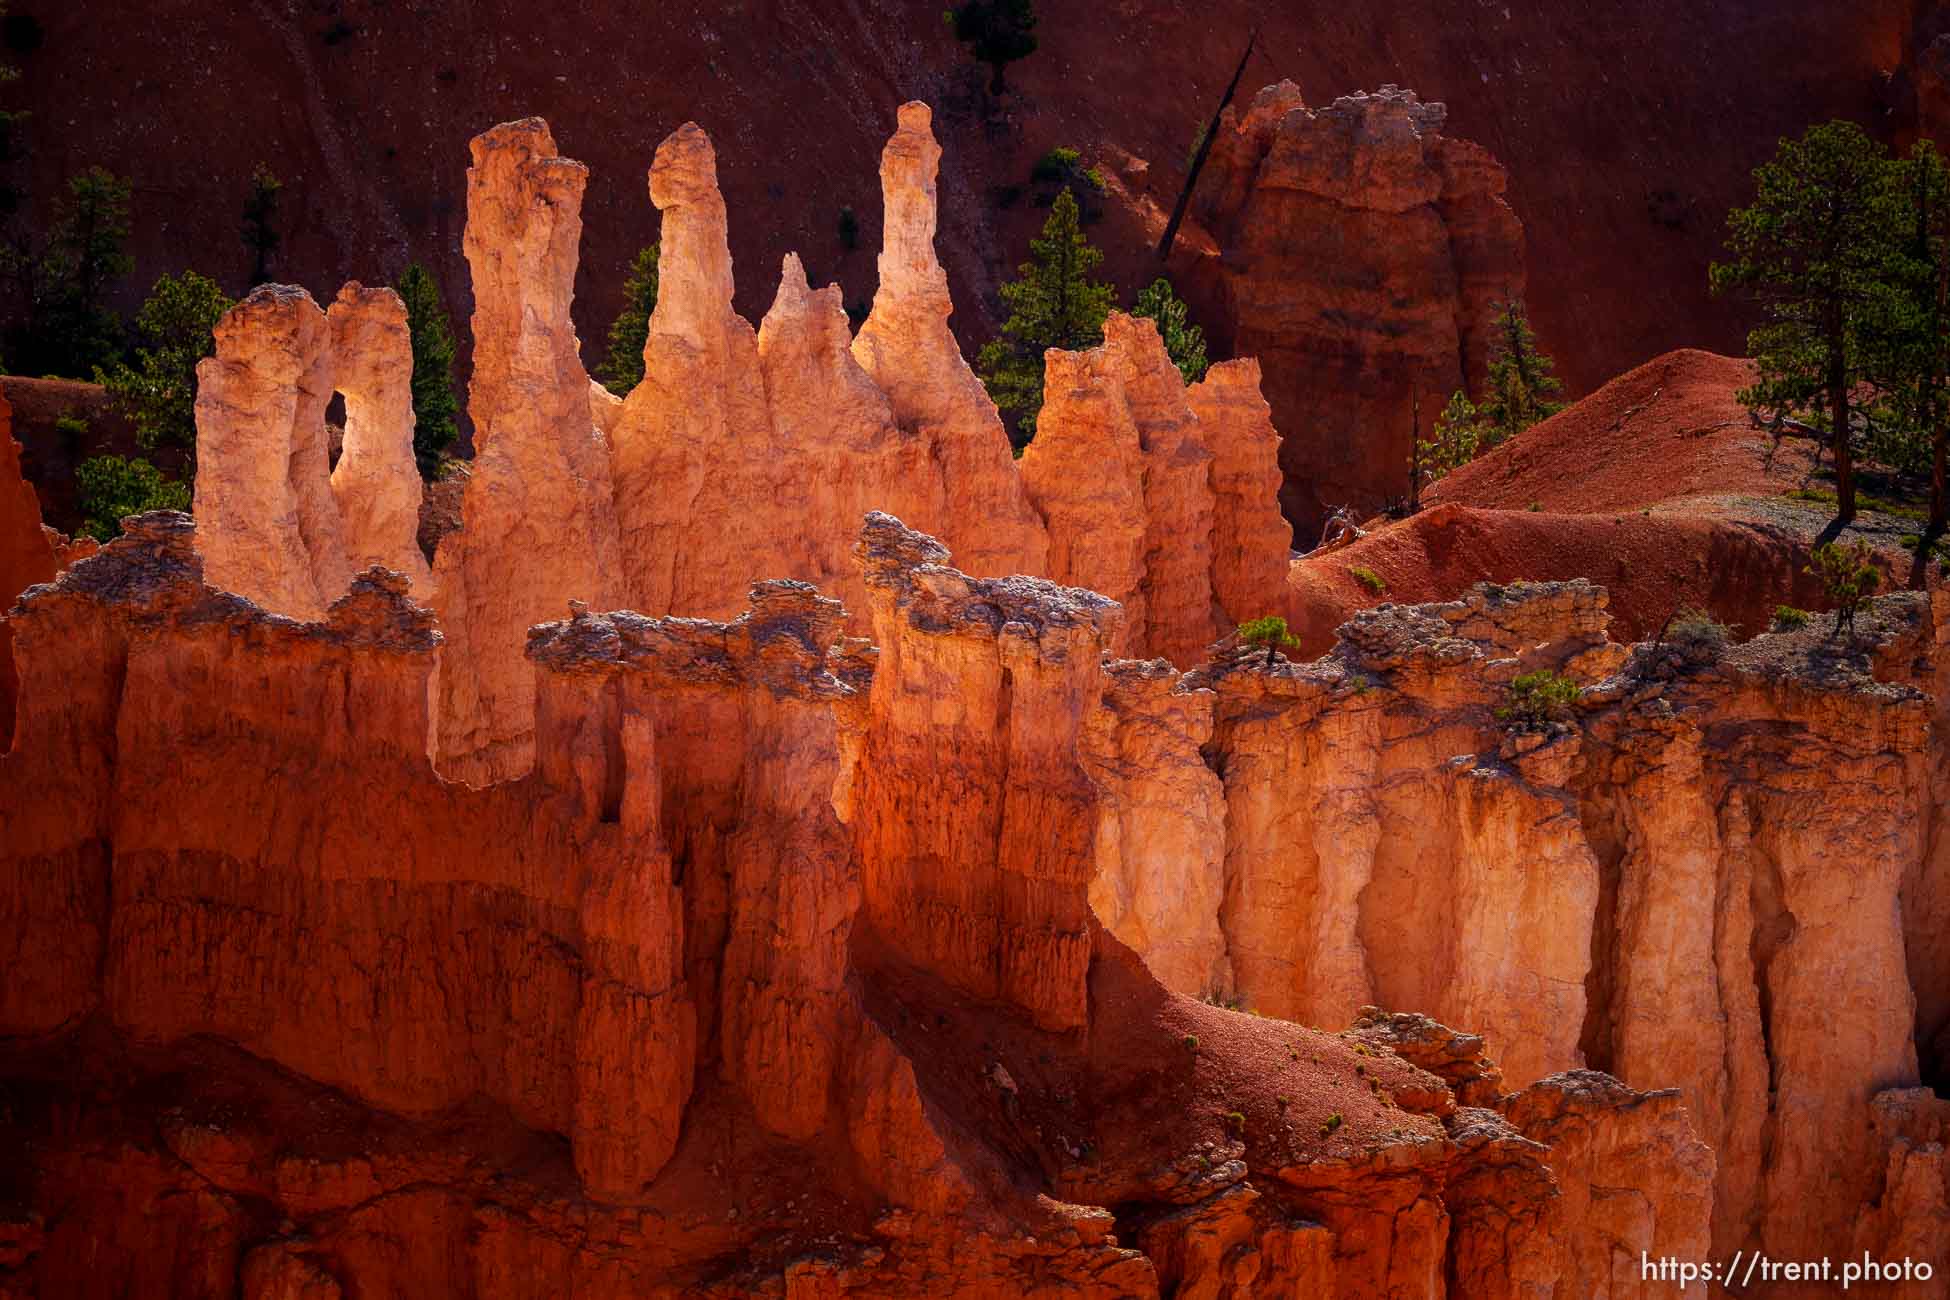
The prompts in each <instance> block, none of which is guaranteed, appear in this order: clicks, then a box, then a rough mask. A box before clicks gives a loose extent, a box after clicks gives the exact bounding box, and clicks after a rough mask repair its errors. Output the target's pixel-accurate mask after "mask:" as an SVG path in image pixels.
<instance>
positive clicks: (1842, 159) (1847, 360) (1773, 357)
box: [1711, 122, 1908, 523]
mask: <svg viewBox="0 0 1950 1300" xmlns="http://www.w3.org/2000/svg"><path fill="white" fill-rule="evenodd" d="M1754 184H1755V195H1754V202H1753V204H1752V205H1751V206H1749V207H1745V208H1738V209H1735V210H1734V211H1733V212H1732V213H1731V214H1729V215H1728V217H1727V227H1728V233H1727V249H1728V252H1729V254H1730V255H1731V257H1732V260H1731V261H1728V262H1721V263H1715V264H1714V266H1713V268H1712V273H1711V274H1712V284H1713V288H1714V290H1715V292H1726V291H1729V290H1740V291H1744V292H1746V293H1748V294H1749V295H1751V296H1753V297H1754V298H1756V299H1757V300H1759V302H1760V303H1761V304H1762V306H1763V308H1764V309H1765V311H1766V313H1767V321H1766V323H1765V324H1763V325H1762V326H1760V327H1759V328H1758V329H1756V330H1754V331H1753V332H1752V333H1751V334H1749V335H1748V336H1747V351H1748V354H1749V355H1750V356H1752V357H1753V359H1754V361H1755V363H1756V364H1757V365H1758V367H1759V371H1760V377H1759V380H1758V382H1756V383H1755V384H1754V385H1753V386H1752V387H1750V388H1746V389H1743V390H1741V394H1740V400H1741V401H1743V402H1745V403H1747V404H1748V405H1749V406H1752V407H1754V408H1756V409H1769V410H1772V411H1775V412H1779V413H1782V414H1786V413H1788V412H1791V411H1796V410H1803V409H1806V410H1809V411H1812V412H1814V413H1815V414H1816V417H1817V418H1818V419H1820V420H1824V421H1825V422H1826V424H1827V426H1828V434H1829V445H1830V448H1831V451H1832V457H1833V460H1834V465H1835V497H1836V504H1837V507H1838V509H1837V513H1838V515H1839V517H1840V519H1841V521H1842V522H1844V523H1846V522H1847V521H1849V520H1851V519H1853V518H1854V517H1855V466H1854V458H1853V453H1852V450H1851V447H1850V444H1849V438H1850V424H1849V413H1850V409H1851V396H1852V394H1853V392H1854V390H1855V389H1856V387H1857V386H1858V385H1859V384H1861V383H1862V382H1863V381H1864V380H1866V379H1870V378H1872V375H1871V371H1872V370H1873V369H1874V366H1873V353H1874V348H1873V346H1872V342H1871V341H1872V338H1873V336H1874V335H1875V333H1876V331H1877V329H1878V323H1879V322H1882V321H1886V320H1887V319H1888V318H1889V316H1890V314H1891V305H1890V301H1889V299H1890V297H1891V295H1892V293H1893V292H1894V277H1892V274H1891V271H1892V265H1893V261H1894V259H1895V258H1897V257H1898V256H1900V246H1899V245H1900V240H1901V233H1902V232H1903V231H1904V230H1905V229H1906V228H1907V226H1908V223H1907V222H1906V221H1905V220H1904V219H1903V212H1902V207H1903V204H1902V200H1901V195H1900V184H1899V175H1898V172H1897V170H1896V169H1895V168H1893V167H1892V166H1891V165H1890V162H1889V158H1888V155H1887V152H1886V151H1885V150H1884V149H1883V147H1882V145H1880V144H1878V143H1877V142H1876V141H1875V140H1873V139H1871V138H1870V137H1869V135H1868V134H1867V133H1866V132H1865V131H1863V130H1862V128H1861V127H1859V126H1856V125H1855V124H1854V123H1852V122H1830V123H1827V124H1826V125H1823V126H1816V127H1811V128H1810V129H1809V130H1808V131H1807V132H1806V133H1805V134H1804V135H1802V137H1801V138H1800V139H1799V140H1782V141H1781V143H1780V147H1779V149H1778V150H1777V151H1776V153H1775V155H1774V157H1773V159H1772V160H1771V161H1769V162H1767V163H1764V164H1762V165H1761V166H1760V167H1758V168H1756V169H1755V171H1754Z"/></svg>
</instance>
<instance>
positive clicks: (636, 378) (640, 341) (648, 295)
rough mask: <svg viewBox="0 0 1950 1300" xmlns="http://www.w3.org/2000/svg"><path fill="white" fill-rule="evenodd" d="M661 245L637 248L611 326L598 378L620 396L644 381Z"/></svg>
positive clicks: (597, 374) (655, 303)
mask: <svg viewBox="0 0 1950 1300" xmlns="http://www.w3.org/2000/svg"><path fill="white" fill-rule="evenodd" d="M658 247H659V246H658V245H656V244H652V245H650V246H649V247H648V248H642V249H638V250H637V255H636V260H635V261H633V262H631V263H630V274H629V278H628V279H626V280H624V281H623V310H622V312H621V313H619V314H618V315H617V317H616V319H615V320H614V321H611V322H610V326H609V341H608V351H607V352H605V353H604V355H603V363H602V364H601V365H599V366H597V367H596V378H598V379H600V380H601V381H602V383H603V387H604V388H607V389H608V390H609V391H610V392H612V393H615V394H616V395H617V396H618V397H627V396H629V392H630V390H631V389H632V388H635V387H636V386H637V385H638V384H640V383H642V382H643V345H644V343H645V342H647V341H648V340H649V338H650V313H651V312H652V311H653V310H654V309H655V308H656V306H657V253H658Z"/></svg>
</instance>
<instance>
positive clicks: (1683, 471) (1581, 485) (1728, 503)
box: [1287, 350, 1889, 654]
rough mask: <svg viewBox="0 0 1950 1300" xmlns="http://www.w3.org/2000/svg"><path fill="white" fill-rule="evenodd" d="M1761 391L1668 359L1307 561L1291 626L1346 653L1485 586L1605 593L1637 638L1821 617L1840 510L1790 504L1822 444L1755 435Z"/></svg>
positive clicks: (1717, 359)
mask: <svg viewBox="0 0 1950 1300" xmlns="http://www.w3.org/2000/svg"><path fill="white" fill-rule="evenodd" d="M1750 377H1751V370H1750V367H1749V365H1748V363H1747V362H1745V361H1741V360H1736V359H1734V358H1731V357H1722V356H1715V355H1713V354H1712V353H1708V352H1697V351H1692V350H1684V351H1679V352H1671V353H1667V354H1666V355H1664V356H1662V357H1658V358H1655V359H1654V360H1652V361H1649V362H1647V363H1646V364H1644V365H1642V366H1640V367H1638V368H1637V369H1636V370H1633V371H1630V372H1629V373H1627V374H1624V375H1621V376H1619V377H1618V378H1617V379H1614V380H1612V381H1611V382H1610V383H1609V384H1606V385H1605V386H1604V387H1603V388H1601V389H1599V390H1598V391H1597V392H1595V393H1593V394H1592V395H1591V396H1590V397H1588V398H1586V399H1585V400H1583V401H1582V402H1578V403H1576V404H1575V405H1573V406H1571V407H1569V408H1568V409H1566V410H1564V411H1562V412H1560V413H1559V414H1557V415H1556V416H1553V417H1552V418H1551V419H1549V420H1546V421H1544V422H1543V423H1542V424H1539V425H1537V426H1536V427H1535V428H1532V429H1529V430H1527V431H1525V432H1524V433H1523V434H1522V435H1520V436H1519V437H1517V438H1514V439H1512V440H1511V441H1510V442H1509V443H1507V444H1506V445H1504V446H1502V447H1499V448H1498V449H1497V450H1495V451H1493V452H1491V453H1490V454H1489V455H1487V456H1484V457H1483V458H1482V459H1481V460H1478V461H1476V462H1474V463H1472V464H1470V465H1466V466H1464V467H1463V468H1461V469H1459V470H1457V471H1456V472H1455V473H1453V474H1451V475H1449V476H1448V477H1447V478H1445V479H1443V481H1442V482H1441V483H1440V484H1439V485H1438V487H1437V490H1434V491H1432V492H1431V493H1430V494H1429V497H1430V500H1431V502H1433V503H1434V504H1432V505H1430V506H1428V507H1426V508H1425V509H1424V510H1423V511H1422V512H1421V513H1420V514H1417V515H1415V516H1413V517H1411V518H1409V519H1405V520H1401V521H1400V522H1387V521H1379V522H1375V521H1371V522H1370V524H1369V529H1370V532H1369V534H1368V536H1366V537H1364V538H1362V539H1361V540H1360V541H1358V542H1356V543H1354V544H1353V545H1351V546H1348V547H1345V548H1343V549H1341V550H1337V551H1333V552H1330V553H1328V554H1325V555H1319V556H1310V557H1305V558H1302V559H1299V560H1296V561H1294V563H1293V566H1292V568H1291V569H1290V570H1289V571H1288V575H1287V602H1288V603H1287V620H1288V622H1289V623H1290V624H1292V625H1293V626H1294V627H1295V629H1296V630H1297V634H1298V635H1299V636H1300V638H1301V643H1302V646H1303V648H1304V653H1307V654H1317V653H1320V652H1323V651H1325V650H1327V649H1328V648H1330V647H1331V646H1332V645H1333V640H1334V629H1335V628H1336V627H1338V626H1339V625H1340V624H1341V623H1342V622H1344V621H1345V620H1346V619H1347V617H1348V615H1350V614H1352V613H1353V612H1354V611H1355V610H1357V609H1363V608H1366V607H1368V606H1371V605H1377V604H1380V603H1381V602H1383V601H1390V600H1392V601H1398V602H1404V603H1408V602H1416V601H1429V600H1449V599H1452V598H1454V597H1455V596H1457V595H1458V594H1460V593H1461V592H1462V591H1464V590H1465V589H1467V588H1468V587H1469V586H1470V585H1471V584H1473V583H1476V582H1483V581H1488V582H1513V581H1516V580H1517V579H1520V578H1524V579H1532V580H1539V581H1543V580H1551V579H1566V578H1589V579H1591V580H1592V581H1593V582H1596V583H1599V584H1601V585H1603V586H1604V587H1605V588H1606V589H1608V590H1609V591H1610V593H1611V610H1612V614H1613V616H1614V618H1615V620H1616V622H1615V623H1614V625H1613V628H1612V634H1613V635H1614V636H1615V637H1617V638H1619V639H1621V640H1625V639H1637V638H1644V637H1650V636H1653V635H1655V634H1656V633H1657V632H1658V630H1659V628H1660V626H1661V625H1662V624H1663V623H1664V622H1665V621H1666V619H1667V618H1668V617H1670V616H1671V615H1672V614H1673V613H1674V612H1675V611H1676V610H1679V609H1681V608H1684V607H1687V606H1699V607H1701V608H1704V609H1708V610H1711V611H1712V612H1713V614H1714V615H1715V616H1716V617H1718V618H1720V619H1721V620H1723V621H1725V622H1727V623H1731V624H1733V625H1734V626H1735V627H1736V628H1737V629H1738V631H1739V632H1740V633H1741V635H1743V636H1752V635H1754V634H1755V633H1757V632H1761V631H1763V630H1765V629H1766V627H1767V624H1768V622H1769V620H1770V619H1771V617H1772V615H1773V610H1774V607H1775V606H1777V605H1781V604H1788V605H1796V606H1800V607H1802V608H1819V607H1820V606H1821V589H1820V586H1819V584H1818V583H1816V582H1815V581H1814V580H1813V579H1811V578H1810V577H1808V576H1807V574H1805V573H1804V572H1802V570H1803V568H1804V567H1805V566H1806V564H1807V552H1808V549H1809V547H1810V545H1811V542H1812V539H1813V537H1814V535H1815V534H1816V532H1817V531H1818V530H1819V529H1820V528H1821V526H1822V524H1823V522H1825V518H1826V514H1827V512H1826V511H1824V510H1823V509H1822V508H1821V507H1820V506H1818V505H1811V504H1807V503H1800V502H1793V501H1789V500H1787V499H1785V498H1784V496H1783V494H1784V493H1786V492H1787V491H1789V490H1791V489H1793V488H1795V487H1798V486H1800V485H1802V484H1804V483H1806V482H1807V481H1808V477H1809V474H1810V472H1811V471H1812V469H1813V467H1814V457H1813V445H1812V444H1811V443H1809V442H1807V441H1804V440H1800V439H1783V440H1782V441H1781V442H1779V443H1778V444H1777V443H1776V442H1775V441H1774V439H1772V438H1771V437H1769V436H1768V435H1767V434H1765V433H1763V432H1762V431H1760V430H1758V429H1756V428H1754V427H1753V423H1752V421H1751V420H1750V419H1749V418H1748V415H1747V410H1746V408H1745V407H1743V406H1741V405H1740V404H1739V403H1738V402H1737V401H1736V400H1735V399H1734V393H1735V392H1736V391H1737V390H1738V389H1739V388H1740V387H1741V386H1742V385H1744V384H1746V383H1747V382H1749V379H1750ZM1864 526H1865V528H1867V527H1870V526H1871V525H1870V524H1869V522H1868V521H1865V524H1864ZM1876 540H1878V541H1879V542H1881V543H1885V544H1886V542H1887V541H1888V540H1889V539H1887V538H1877V539H1876ZM1356 570H1367V571H1370V572H1372V573H1373V574H1374V575H1375V576H1376V577H1378V578H1379V579H1381V581H1382V582H1383V583H1384V584H1385V589H1384V590H1382V591H1379V592H1377V591H1375V590H1373V588H1372V587H1371V586H1370V585H1368V584H1367V583H1364V582H1362V581H1361V580H1360V579H1359V578H1357V577H1356V576H1355V571H1356Z"/></svg>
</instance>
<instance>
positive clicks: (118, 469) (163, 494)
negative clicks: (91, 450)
mask: <svg viewBox="0 0 1950 1300" xmlns="http://www.w3.org/2000/svg"><path fill="white" fill-rule="evenodd" d="M74 478H75V487H76V489H77V492H78V495H79V496H80V499H81V514H82V525H81V527H82V531H83V532H85V533H87V534H88V535H89V536H90V537H93V538H94V539H95V540H96V541H98V542H106V541H111V540H113V539H114V538H117V537H120V536H121V535H122V520H123V519H124V518H125V517H127V516H129V515H139V514H142V513H143V512H144V511H148V510H188V509H189V508H190V489H189V485H188V484H187V483H178V482H177V481H175V480H174V479H168V478H164V477H163V475H162V471H161V470H159V469H157V468H156V467H155V466H154V465H151V464H150V463H149V462H148V461H146V460H144V459H142V457H140V456H131V457H129V458H128V459H126V460H125V459H123V458H122V457H120V456H94V457H90V458H89V459H87V460H84V461H82V462H81V464H79V465H77V466H75V471H74Z"/></svg>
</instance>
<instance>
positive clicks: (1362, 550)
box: [1287, 505, 1821, 655]
mask: <svg viewBox="0 0 1950 1300" xmlns="http://www.w3.org/2000/svg"><path fill="white" fill-rule="evenodd" d="M1807 550H1808V547H1807V543H1806V542H1805V541H1804V540H1803V539H1802V538H1801V537H1799V536H1797V535H1795V534H1794V533H1792V532H1790V531H1788V530H1786V529H1781V528H1776V527H1773V526H1770V525H1767V524H1762V523H1752V522H1744V521H1740V520H1734V519H1727V518H1720V517H1714V516H1710V515H1700V514H1688V513H1682V512H1674V511H1667V510H1659V511H1655V512H1653V513H1650V514H1641V513H1639V512H1637V511H1629V512H1625V513H1621V514H1617V515H1575V514H1546V513H1542V512H1535V511H1527V510H1524V511H1505V510H1478V509H1473V508H1471V507H1468V506H1455V505H1445V506H1436V507H1433V508H1431V509H1428V510H1424V511H1423V512H1422V513H1421V514H1419V515H1416V516H1415V517H1414V518H1412V519H1407V520H1404V521H1402V522H1401V523H1399V524H1396V525H1394V526H1392V527H1389V528H1384V529H1381V530H1379V531H1377V532H1373V533H1370V534H1369V535H1368V536H1367V537H1364V538H1362V539H1361V540H1360V541H1358V542H1356V543H1354V544H1353V545H1352V546H1348V547H1345V548H1343V549H1341V550H1338V551H1334V552H1332V553H1330V554H1327V555H1322V556H1319V557H1315V558H1309V559H1302V560H1296V561H1295V562H1294V564H1293V567H1292V569H1290V570H1289V571H1288V574H1287V601H1288V605H1287V620H1288V622H1289V623H1291V624H1293V626H1294V627H1295V629H1296V630H1297V633H1298V635H1299V636H1300V639H1301V645H1302V653H1303V654H1306V655H1315V654H1320V653H1323V652H1324V651H1326V650H1328V649H1331V648H1332V646H1333V644H1334V629H1335V628H1337V627H1339V626H1340V625H1341V624H1342V623H1344V622H1346V621H1347V619H1348V616H1349V615H1351V614H1353V613H1354V611H1355V610H1358V609H1364V608H1366V607H1368V606H1370V605H1378V604H1380V603H1381V602H1382V601H1384V600H1392V601H1396V602H1400V603H1403V604H1412V603H1415V602H1418V601H1430V600H1449V599H1451V598H1453V597H1455V596H1456V595H1457V594H1459V593H1460V592H1463V591H1465V590H1467V589H1468V588H1469V587H1470V586H1471V585H1472V584H1474V583H1478V582H1514V581H1516V580H1518V579H1520V578H1522V579H1529V580H1532V581H1552V580H1559V579H1568V578H1589V579H1591V580H1592V581H1593V582H1596V583H1598V584H1600V585H1601V586H1603V587H1605V588H1606V589H1607V590H1608V591H1609V592H1610V593H1611V611H1612V615H1613V619H1614V622H1613V624H1612V636H1613V637H1614V638H1615V639H1617V640H1621V641H1624V640H1640V639H1646V638H1650V637H1652V636H1654V635H1656V634H1657V633H1658V631H1659V628H1660V626H1661V625H1662V624H1664V622H1665V621H1666V619H1667V618H1668V617H1669V616H1670V615H1671V614H1672V613H1673V612H1674V611H1675V610H1678V609H1682V608H1685V607H1687V606H1698V607H1700V608H1703V609H1708V610H1711V611H1712V612H1713V614H1714V615H1715V616H1716V617H1718V618H1719V619H1721V620H1723V621H1725V622H1727V623H1731V624H1733V625H1734V626H1735V627H1736V628H1737V629H1738V630H1739V632H1740V634H1741V635H1742V636H1752V635H1754V634H1755V633H1757V632H1761V631H1764V630H1766V627H1767V624H1768V621H1769V619H1770V618H1771V617H1772V615H1773V611H1774V607H1775V606H1776V605H1782V604H1786V605H1797V606H1800V607H1802V608H1804V609H1805V608H1819V607H1820V606H1821V586H1820V584H1819V583H1818V582H1816V581H1815V580H1814V579H1812V578H1810V577H1808V576H1807V575H1806V574H1805V573H1803V572H1802V569H1803V568H1805V567H1806V565H1807ZM1356 569H1365V570H1367V571H1369V572H1371V573H1373V574H1374V575H1375V576H1377V577H1378V578H1380V579H1381V580H1382V581H1383V582H1384V583H1386V584H1387V586H1386V590H1385V591H1382V592H1376V591H1374V590H1372V589H1371V588H1370V587H1369V586H1368V585H1366V584H1365V583H1363V582H1361V581H1360V579H1358V578H1356V577H1355V576H1354V570H1356Z"/></svg>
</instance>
